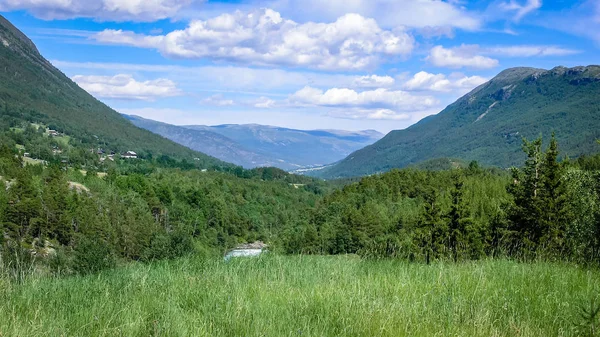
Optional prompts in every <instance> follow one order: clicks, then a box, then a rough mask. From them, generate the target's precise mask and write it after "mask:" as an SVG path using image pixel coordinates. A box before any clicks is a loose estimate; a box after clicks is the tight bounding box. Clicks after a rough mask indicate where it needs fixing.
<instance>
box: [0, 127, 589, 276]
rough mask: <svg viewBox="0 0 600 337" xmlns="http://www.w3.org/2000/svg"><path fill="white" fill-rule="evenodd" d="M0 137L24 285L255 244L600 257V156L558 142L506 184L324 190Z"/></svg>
mask: <svg viewBox="0 0 600 337" xmlns="http://www.w3.org/2000/svg"><path fill="white" fill-rule="evenodd" d="M0 127H1V129H0V130H1V133H0V139H1V145H0V176H1V178H0V184H1V185H2V186H0V224H1V227H0V232H1V233H2V235H1V236H0V243H1V245H2V255H1V256H2V263H3V265H4V267H5V268H8V269H7V270H12V271H13V272H14V273H15V275H17V274H18V271H19V270H21V269H22V268H33V267H35V268H36V269H39V270H40V271H43V272H46V273H63V274H69V273H88V272H94V271H98V270H101V269H104V268H110V267H113V266H115V265H118V264H122V263H125V262H127V261H151V260H156V259H165V258H175V257H179V256H183V255H186V254H222V253H223V252H224V251H226V250H227V249H229V248H232V247H235V246H236V245H238V244H240V243H245V242H253V241H264V242H267V243H268V244H269V246H270V247H271V250H274V251H278V252H281V253H287V254H298V253H303V254H359V255H362V256H367V257H395V258H401V259H406V260H410V261H420V262H426V263H429V262H430V261H432V260H436V259H447V260H455V261H459V260H469V259H481V258H483V257H488V256H505V257H512V258H517V259H551V260H554V259H561V260H570V261H577V262H585V263H597V262H598V261H599V258H600V240H599V239H600V209H599V207H598V205H600V200H599V195H600V194H599V193H600V179H599V178H600V175H599V174H598V172H599V171H598V169H600V157H599V156H591V157H581V158H578V159H577V160H568V159H565V158H561V157H560V153H559V147H558V144H557V141H556V139H555V137H554V136H552V138H551V139H550V140H549V142H548V144H547V145H546V146H545V148H544V146H543V144H542V138H538V139H536V140H534V141H531V142H528V141H526V140H525V141H524V144H523V149H524V150H525V153H526V155H527V161H526V162H525V163H524V164H523V166H522V167H521V168H513V169H512V170H510V171H507V170H501V169H497V168H483V167H480V166H479V164H478V163H477V162H471V163H470V164H468V165H462V164H460V165H459V164H457V165H454V164H452V163H453V162H452V161H450V163H451V165H449V167H448V168H447V169H442V170H427V169H423V168H419V167H415V168H407V169H403V170H394V171H391V172H389V173H385V174H380V175H373V176H369V177H365V178H362V179H354V180H344V181H330V182H325V181H320V180H316V179H313V178H308V177H302V176H295V175H291V174H288V173H286V172H284V171H281V170H278V169H274V168H261V169H254V170H244V169H242V168H241V167H235V168H234V167H220V166H215V167H213V168H211V169H210V170H197V169H195V168H194V167H195V166H194V165H192V164H190V163H188V162H186V161H185V160H181V161H178V160H176V159H173V158H170V157H167V156H164V155H163V156H160V157H158V158H153V157H150V156H149V157H142V158H138V159H133V160H132V159H121V158H119V157H118V155H117V156H116V157H115V159H114V160H104V161H101V160H100V159H99V158H101V156H102V154H98V153H97V151H96V150H95V149H88V148H87V147H86V146H84V145H82V143H81V142H79V141H78V140H77V139H76V138H75V137H71V136H68V135H66V134H65V135H62V136H61V137H52V136H49V135H48V133H47V130H48V129H47V127H46V126H43V125H41V124H39V123H37V124H36V123H33V124H32V123H30V122H29V121H21V122H19V121H16V120H13V119H11V118H10V116H3V119H2V123H1V124H0ZM26 151H27V153H26ZM444 163H448V160H440V163H437V162H435V161H434V162H433V163H429V164H426V165H424V167H426V168H431V167H439V166H441V167H443V166H444Z"/></svg>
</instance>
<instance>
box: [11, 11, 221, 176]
mask: <svg viewBox="0 0 600 337" xmlns="http://www.w3.org/2000/svg"><path fill="white" fill-rule="evenodd" d="M0 118H3V119H5V120H8V122H9V123H10V121H13V122H14V121H30V122H37V123H43V124H45V125H48V126H50V128H52V129H55V130H58V131H60V132H64V133H66V134H68V135H74V136H76V138H77V139H78V140H80V141H81V142H82V143H83V144H84V145H86V146H87V145H89V147H95V146H102V147H103V148H106V149H107V150H112V151H115V152H117V151H118V152H122V151H129V150H131V151H135V152H138V153H140V154H141V155H154V156H156V155H168V156H171V157H173V158H176V159H188V160H193V159H194V158H196V161H195V162H196V163H197V164H198V165H199V166H202V167H208V166H214V165H217V166H229V164H225V163H223V162H222V161H220V160H217V159H215V158H212V157H209V156H207V155H204V154H201V153H198V152H196V151H192V150H190V149H188V148H186V147H184V146H181V145H179V144H177V143H175V142H172V141H170V140H167V139H165V138H162V137H160V136H157V135H155V134H153V133H151V132H149V131H146V130H143V129H140V128H137V127H135V126H134V125H132V124H131V123H129V122H128V121H127V120H126V119H125V118H123V117H122V116H121V115H120V114H119V113H117V112H116V111H114V110H112V109H111V108H109V107H108V106H106V105H105V104H103V103H102V102H100V101H98V100H96V99H95V98H94V97H92V96H91V95H90V94H88V93H87V92H86V91H85V90H83V89H81V88H80V87H79V86H78V85H77V84H75V83H74V82H73V81H71V79H69V78H68V77H67V76H65V75H64V74H63V73H61V72H60V71H59V70H58V69H56V68H55V67H54V66H53V65H52V64H51V63H50V62H48V61H47V60H46V59H45V58H44V57H43V56H42V55H41V54H40V52H39V51H38V50H37V48H36V46H35V45H34V44H33V42H32V41H31V40H30V39H28V38H27V36H25V35H24V34H23V33H22V32H21V31H19V30H18V29H17V28H16V27H15V26H13V25H12V24H11V23H10V22H9V21H8V20H6V19H5V18H4V17H2V16H0Z"/></svg>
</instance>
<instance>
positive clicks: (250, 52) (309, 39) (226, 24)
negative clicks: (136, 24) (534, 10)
mask: <svg viewBox="0 0 600 337" xmlns="http://www.w3.org/2000/svg"><path fill="white" fill-rule="evenodd" d="M92 39H95V40H96V41H98V42H101V43H107V44H117V45H128V46H134V47H140V48H153V49H157V50H159V51H160V52H161V53H162V54H163V55H165V56H167V57H173V58H187V59H202V58H210V59H215V60H227V61H232V62H238V63H245V64H254V65H280V66H299V67H307V68H316V69H325V70H334V69H344V70H353V69H354V70H357V69H366V68H372V67H375V66H377V65H379V64H380V63H382V62H383V61H384V60H386V61H389V60H390V59H394V58H397V57H404V56H407V55H409V54H410V53H411V52H412V50H413V47H414V43H415V42H414V39H413V37H412V36H411V35H409V34H408V33H407V32H405V31H404V30H402V29H394V30H383V29H381V28H380V27H379V26H378V24H377V22H376V21H375V20H373V19H368V18H365V17H363V16H361V15H358V14H346V15H344V16H342V17H339V18H338V19H337V20H336V21H335V22H333V23H314V22H308V23H304V24H299V23H296V22H294V21H292V20H286V19H283V18H282V17H281V15H280V14H279V13H278V12H276V11H273V10H271V9H261V10H255V11H251V12H248V13H243V12H240V11H236V12H234V13H232V14H222V15H219V16H217V17H214V18H211V19H208V20H204V21H203V20H195V21H192V22H190V24H189V26H188V27H187V28H186V29H184V30H176V31H173V32H171V33H168V34H166V35H154V36H149V35H143V34H137V33H134V32H130V31H122V30H110V29H108V30H104V31H102V32H100V33H98V34H96V35H94V36H92Z"/></svg>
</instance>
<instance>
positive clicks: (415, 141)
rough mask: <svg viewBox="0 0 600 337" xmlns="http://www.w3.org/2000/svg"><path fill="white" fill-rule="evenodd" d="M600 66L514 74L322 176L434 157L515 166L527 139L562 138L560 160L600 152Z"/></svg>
mask: <svg viewBox="0 0 600 337" xmlns="http://www.w3.org/2000/svg"><path fill="white" fill-rule="evenodd" d="M599 96H600V66H587V67H574V68H565V67H556V68H554V69H552V70H543V69H536V68H511V69H507V70H505V71H503V72H501V73H500V74H499V75H498V76H496V77H495V78H493V79H492V80H490V81H489V82H487V83H485V84H482V85H481V86H479V87H477V88H475V89H474V90H473V91H471V92H470V93H468V94H466V95H465V96H463V97H462V98H460V99H458V100H457V101H456V102H455V103H453V104H451V105H449V106H448V107H447V108H446V109H444V110H443V111H442V112H440V113H439V114H437V115H435V116H430V117H428V118H425V119H423V120H421V121H420V122H419V123H417V124H415V125H413V126H411V127H409V128H407V129H405V130H399V131H392V132H390V133H389V134H388V135H387V136H385V137H384V138H383V139H381V140H380V141H378V142H376V143H375V144H373V145H371V146H367V147H365V148H364V149H361V150H359V151H356V152H354V153H352V154H351V155H349V156H348V157H347V158H345V159H344V160H342V161H341V162H339V163H337V164H336V165H333V166H331V167H328V168H326V169H324V170H321V171H315V172H316V173H315V174H318V175H319V176H320V177H325V178H334V177H351V176H360V175H368V174H373V173H379V172H385V171H388V170H390V169H392V168H401V167H405V166H407V165H410V164H414V163H418V162H422V161H426V160H429V159H434V158H442V157H447V158H457V159H463V160H467V161H471V160H477V161H479V162H481V163H482V164H485V165H493V166H499V167H509V166H512V165H517V164H520V163H522V162H523V160H524V154H523V152H522V151H521V144H522V137H526V138H529V139H531V138H535V137H537V136H539V135H540V134H544V135H550V133H552V132H556V136H557V139H558V141H559V144H560V145H561V149H560V150H561V153H562V154H563V155H566V156H569V157H576V156H580V155H583V154H588V153H592V152H595V151H597V144H596V143H595V140H596V139H598V138H599V137H600V101H598V97H599Z"/></svg>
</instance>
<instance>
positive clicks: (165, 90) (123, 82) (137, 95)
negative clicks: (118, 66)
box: [73, 74, 182, 101]
mask: <svg viewBox="0 0 600 337" xmlns="http://www.w3.org/2000/svg"><path fill="white" fill-rule="evenodd" d="M73 81H75V82H76V83H77V84H78V85H79V86H80V87H81V88H83V89H84V90H86V91H87V92H89V93H90V94H92V95H94V96H96V97H101V98H114V99H126V100H143V101H154V100H156V99H157V98H164V97H173V96H178V95H181V94H182V92H181V91H180V90H179V89H178V88H177V86H176V84H175V83H174V82H173V81H171V80H168V79H164V78H159V79H156V80H151V81H144V82H138V81H136V80H135V79H134V78H133V76H131V75H126V74H119V75H115V76H84V75H76V76H73Z"/></svg>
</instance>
